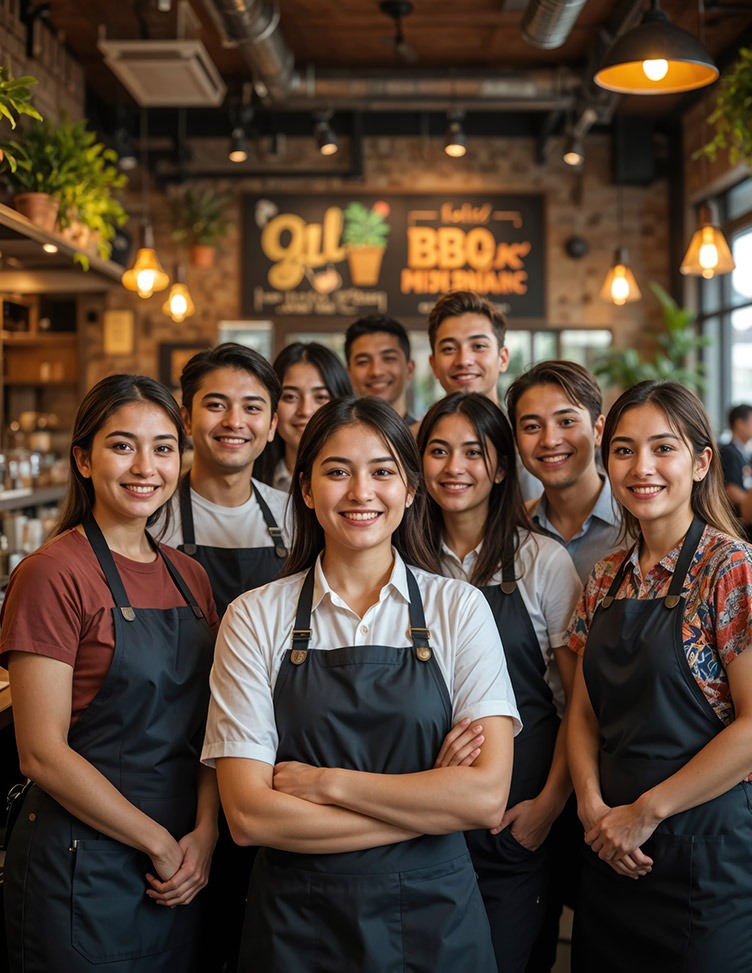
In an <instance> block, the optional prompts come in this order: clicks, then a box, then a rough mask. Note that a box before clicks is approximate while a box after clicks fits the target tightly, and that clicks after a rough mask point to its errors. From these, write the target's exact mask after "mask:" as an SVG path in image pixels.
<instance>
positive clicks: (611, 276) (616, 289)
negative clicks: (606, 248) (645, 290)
mask: <svg viewBox="0 0 752 973" xmlns="http://www.w3.org/2000/svg"><path fill="white" fill-rule="evenodd" d="M600 296H601V297H602V298H603V300H604V301H611V302H613V303H614V304H616V305H618V306H619V307H621V306H622V305H623V304H628V303H631V302H632V301H639V300H640V298H641V297H642V294H641V293H640V288H639V287H638V286H637V281H636V280H635V276H634V274H633V273H632V271H631V270H630V268H629V251H628V250H627V248H626V247H617V248H616V250H614V262H613V263H612V264H611V268H610V270H609V272H608V273H607V274H606V279H605V280H604V281H603V286H602V287H601V295H600Z"/></svg>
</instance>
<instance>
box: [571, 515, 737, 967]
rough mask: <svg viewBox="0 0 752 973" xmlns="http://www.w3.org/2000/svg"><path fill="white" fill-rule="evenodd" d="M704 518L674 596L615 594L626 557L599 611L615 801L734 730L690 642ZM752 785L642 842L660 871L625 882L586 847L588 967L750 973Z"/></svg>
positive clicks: (578, 938)
mask: <svg viewBox="0 0 752 973" xmlns="http://www.w3.org/2000/svg"><path fill="white" fill-rule="evenodd" d="M703 530H704V524H703V523H702V522H701V521H699V520H697V519H695V520H694V521H693V523H692V526H691V527H690V529H689V531H688V532H687V536H686V538H685V540H684V543H683V545H682V549H681V553H680V555H679V558H678V561H677V564H676V569H675V570H674V574H673V578H672V580H671V584H670V586H669V589H668V594H667V595H666V597H665V598H652V599H637V598H616V594H617V592H618V591H619V588H620V586H621V584H622V581H623V578H624V574H625V571H626V566H627V563H628V561H629V557H627V558H626V559H625V560H624V562H623V564H622V565H621V568H620V570H619V572H618V574H617V575H616V577H615V578H614V582H613V584H612V585H611V587H610V589H609V591H608V594H607V596H606V597H605V598H604V599H603V601H602V602H601V604H600V605H599V607H598V609H597V610H596V613H595V616H594V618H593V622H592V625H591V627H590V633H589V635H588V639H587V644H586V651H585V656H584V675H585V682H586V685H587V689H588V693H589V695H590V701H591V703H592V706H593V709H594V711H595V715H596V717H597V719H598V728H599V733H600V738H601V739H600V759H599V763H600V780H601V791H602V794H603V800H604V801H605V802H606V804H608V805H609V806H611V807H614V806H618V805H623V804H631V803H632V802H633V801H635V800H636V799H637V798H638V797H639V796H640V795H641V794H643V793H644V792H645V791H646V790H648V789H649V788H651V787H654V786H655V785H657V784H659V783H660V782H661V781H664V780H666V778H667V777H670V776H671V775H672V774H674V773H676V771H678V770H679V769H680V768H681V767H683V766H684V765H685V764H686V763H687V762H688V761H689V760H690V759H691V758H692V757H694V756H695V754H697V753H698V752H699V751H700V750H702V748H703V747H704V746H705V745H706V744H707V743H708V742H709V741H710V740H712V739H713V738H714V737H715V736H716V735H717V734H718V733H720V732H721V730H722V729H723V724H722V723H721V721H720V720H719V718H718V717H717V716H716V714H715V712H714V710H713V709H712V707H711V706H710V704H709V702H708V701H707V699H706V698H705V696H704V694H703V692H702V690H701V689H700V687H699V686H698V685H697V682H696V680H695V679H694V677H693V675H692V673H691V671H690V668H689V665H688V663H687V657H686V653H685V651H684V646H683V643H682V622H683V619H684V611H685V598H684V597H682V589H683V586H684V583H685V579H686V576H687V572H688V570H689V567H690V565H691V563H692V559H693V556H694V554H695V551H696V550H697V546H698V544H699V542H700V538H701V537H702V533H703ZM750 797H752V792H751V790H750V786H749V784H747V783H740V784H737V785H735V786H734V787H732V788H731V790H729V791H727V792H726V793H725V794H721V795H720V796H719V797H717V798H715V799H714V800H711V801H707V802H706V803H704V804H701V805H699V806H698V807H695V808H690V810H688V811H683V812H681V813H679V814H675V815H673V816H672V817H670V818H667V819H666V820H665V821H664V822H663V823H662V824H660V825H659V826H658V828H657V829H656V831H655V832H654V834H653V835H652V837H651V838H649V839H648V841H646V842H645V844H644V845H643V846H642V847H643V851H644V852H645V854H646V855H649V856H650V857H651V858H652V859H653V868H652V871H651V872H650V874H648V875H646V876H644V877H642V878H639V879H637V880H636V881H635V880H633V879H629V878H625V877H623V876H620V875H617V873H616V872H615V871H613V869H612V868H611V867H610V866H609V865H608V864H607V863H606V862H604V861H601V859H600V858H598V856H597V855H596V854H595V853H594V852H592V851H591V850H590V849H589V848H587V847H585V849H584V862H583V874H582V885H581V889H580V897H579V899H578V902H577V908H576V910H575V920H574V932H573V943H572V961H573V963H572V969H573V970H576V971H578V973H596V971H598V973H602V971H604V970H608V971H609V973H634V971H635V970H639V971H640V973H713V971H714V970H718V971H721V970H722V971H723V973H749V970H750V969H752V810H750Z"/></svg>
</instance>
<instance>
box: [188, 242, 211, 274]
mask: <svg viewBox="0 0 752 973" xmlns="http://www.w3.org/2000/svg"><path fill="white" fill-rule="evenodd" d="M216 252H217V248H216V247H210V246H208V245H207V244H204V243H196V244H194V245H193V246H192V247H191V252H190V259H191V267H201V268H203V269H204V270H206V268H207V267H213V266H214V255H215V254H216Z"/></svg>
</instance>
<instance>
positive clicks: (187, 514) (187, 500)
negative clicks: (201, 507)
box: [178, 471, 196, 555]
mask: <svg viewBox="0 0 752 973" xmlns="http://www.w3.org/2000/svg"><path fill="white" fill-rule="evenodd" d="M178 499H179V501H180V525H181V527H182V529H183V552H184V553H185V554H190V555H193V554H195V553H196V530H195V528H194V526H193V506H192V504H191V474H190V471H189V472H188V473H186V474H184V476H182V477H181V478H180V487H179V489H178Z"/></svg>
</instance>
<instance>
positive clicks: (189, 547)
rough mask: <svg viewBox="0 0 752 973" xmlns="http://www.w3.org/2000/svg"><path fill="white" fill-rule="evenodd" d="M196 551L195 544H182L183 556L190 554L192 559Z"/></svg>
mask: <svg viewBox="0 0 752 973" xmlns="http://www.w3.org/2000/svg"><path fill="white" fill-rule="evenodd" d="M196 551H197V547H196V545H195V544H183V554H190V556H191V557H193V555H194V554H195V553H196Z"/></svg>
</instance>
